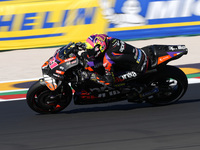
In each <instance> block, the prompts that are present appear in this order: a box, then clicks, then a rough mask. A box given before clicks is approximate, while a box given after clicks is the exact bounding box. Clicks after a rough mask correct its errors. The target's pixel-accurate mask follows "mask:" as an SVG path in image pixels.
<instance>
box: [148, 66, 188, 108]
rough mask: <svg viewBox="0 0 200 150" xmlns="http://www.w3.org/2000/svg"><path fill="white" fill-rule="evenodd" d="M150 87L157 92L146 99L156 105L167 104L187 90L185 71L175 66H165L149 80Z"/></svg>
mask: <svg viewBox="0 0 200 150" xmlns="http://www.w3.org/2000/svg"><path fill="white" fill-rule="evenodd" d="M151 87H152V88H158V90H159V92H158V93H156V94H154V95H153V97H150V98H148V99H147V100H146V101H147V102H148V103H151V104H153V105H156V106H163V105H169V104H172V103H175V102H177V101H178V100H179V99H180V98H181V97H182V96H183V95H184V94H185V92H186V91H187V88H188V80H187V76H186V75H185V73H184V72H183V71H182V70H180V69H179V68H177V67H175V66H165V67H164V68H162V69H160V70H159V73H158V74H157V76H156V77H155V78H154V80H153V81H152V82H151Z"/></svg>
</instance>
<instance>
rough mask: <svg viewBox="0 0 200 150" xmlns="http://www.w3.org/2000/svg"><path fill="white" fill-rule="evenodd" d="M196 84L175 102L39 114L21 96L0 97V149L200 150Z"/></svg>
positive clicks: (199, 101) (199, 106) (72, 107)
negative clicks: (7, 99)
mask: <svg viewBox="0 0 200 150" xmlns="http://www.w3.org/2000/svg"><path fill="white" fill-rule="evenodd" d="M199 86H200V84H190V85H189V88H188V91H187V92H186V94H185V96H184V97H183V98H182V99H181V100H180V101H179V102H178V103H176V104H173V105H169V106H163V107H152V106H151V105H148V104H134V103H128V102H126V101H124V102H118V103H109V104H101V105H85V106H75V105H73V104H71V105H70V106H69V107H68V108H66V109H65V110H64V111H62V112H61V113H59V114H53V115H39V114H37V113H35V112H33V111H32V110H31V109H29V107H28V106H27V104H26V101H25V100H21V101H11V102H2V103H0V121H1V122H0V149H1V150H102V149H103V150H123V149H124V150H133V149H134V150H199V149H200V142H199V139H200V93H199V89H200V88H199Z"/></svg>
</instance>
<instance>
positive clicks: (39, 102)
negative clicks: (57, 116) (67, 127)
mask: <svg viewBox="0 0 200 150" xmlns="http://www.w3.org/2000/svg"><path fill="white" fill-rule="evenodd" d="M57 90H58V91H56V92H52V91H51V90H49V89H48V88H47V87H46V85H45V84H41V81H37V82H36V83H34V84H33V85H32V86H31V87H30V88H29V90H28V92H27V95H26V101H27V104H28V106H29V107H30V108H31V109H32V110H34V111H35V112H38V113H40V114H52V113H58V112H60V111H62V110H63V109H65V108H66V107H67V106H68V105H69V104H70V102H71V99H72V90H71V88H70V87H69V86H68V85H67V86H65V88H63V89H62V90H61V89H57Z"/></svg>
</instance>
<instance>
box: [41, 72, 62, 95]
mask: <svg viewBox="0 0 200 150" xmlns="http://www.w3.org/2000/svg"><path fill="white" fill-rule="evenodd" d="M39 82H40V84H41V85H46V86H47V87H48V88H49V90H51V91H55V90H56V89H57V88H58V87H59V85H60V84H61V83H62V81H58V84H57V82H56V80H55V79H54V78H52V77H50V76H48V75H44V78H41V79H39Z"/></svg>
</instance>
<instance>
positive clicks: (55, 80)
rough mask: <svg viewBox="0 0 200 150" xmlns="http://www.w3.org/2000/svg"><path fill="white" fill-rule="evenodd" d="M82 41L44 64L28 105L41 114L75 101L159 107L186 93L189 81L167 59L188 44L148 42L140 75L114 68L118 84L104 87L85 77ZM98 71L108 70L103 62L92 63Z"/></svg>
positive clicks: (67, 46) (57, 109)
mask: <svg viewBox="0 0 200 150" xmlns="http://www.w3.org/2000/svg"><path fill="white" fill-rule="evenodd" d="M83 45H84V44H83V43H72V42H70V43H69V44H68V45H66V46H63V47H61V48H59V49H58V50H57V51H56V52H55V54H54V55H53V56H52V57H51V58H49V59H48V61H46V62H45V63H44V64H43V65H42V72H43V78H41V79H39V80H38V81H36V82H35V83H34V84H33V85H32V86H31V87H30V88H29V90H28V92H27V96H26V100H27V104H28V106H29V107H30V108H31V109H32V110H34V111H35V112H38V113H41V114H48V113H58V112H60V111H62V110H63V109H65V108H66V107H67V106H68V105H69V104H70V102H71V101H72V100H73V101H74V104H75V105H85V104H99V103H108V102H117V101H123V100H128V101H129V102H135V103H150V104H152V105H156V106H162V105H169V104H172V103H175V102H177V101H178V100H179V99H180V98H181V97H182V96H183V95H184V94H185V92H186V90H187V87H188V80H187V77H186V75H185V73H184V72H183V71H182V70H180V69H179V68H177V67H175V66H171V65H167V63H168V62H170V61H172V60H175V59H178V58H180V57H181V56H183V55H186V54H187V52H188V50H187V48H186V47H185V45H149V46H146V47H143V48H141V49H142V50H143V51H145V53H146V54H147V55H148V58H149V67H148V70H147V72H146V73H145V74H144V75H143V76H141V77H140V78H132V77H133V76H134V75H135V72H134V71H131V70H124V71H121V70H120V71H119V70H118V68H116V69H115V72H116V73H115V83H114V84H113V86H104V85H101V84H99V83H96V82H94V81H92V80H89V79H88V80H87V79H85V78H83V73H84V72H85V71H86V70H85V68H84V59H83V57H82V56H81V55H79V52H80V51H81V50H83ZM93 67H94V68H93V69H94V71H95V72H96V73H99V74H102V75H103V73H105V70H104V68H103V67H102V68H101V65H100V66H98V67H96V68H95V66H93Z"/></svg>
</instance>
